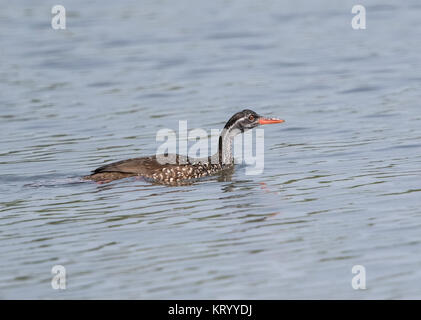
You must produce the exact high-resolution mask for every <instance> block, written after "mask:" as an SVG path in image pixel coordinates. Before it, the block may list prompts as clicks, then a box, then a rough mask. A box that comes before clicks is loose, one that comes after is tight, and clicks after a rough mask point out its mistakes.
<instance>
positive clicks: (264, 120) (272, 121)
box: [259, 117, 285, 124]
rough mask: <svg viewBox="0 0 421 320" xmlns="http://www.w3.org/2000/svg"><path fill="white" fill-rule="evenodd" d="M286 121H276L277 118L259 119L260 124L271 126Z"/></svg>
mask: <svg viewBox="0 0 421 320" xmlns="http://www.w3.org/2000/svg"><path fill="white" fill-rule="evenodd" d="M282 122H285V120H282V119H276V118H263V117H262V118H259V124H271V123H282Z"/></svg>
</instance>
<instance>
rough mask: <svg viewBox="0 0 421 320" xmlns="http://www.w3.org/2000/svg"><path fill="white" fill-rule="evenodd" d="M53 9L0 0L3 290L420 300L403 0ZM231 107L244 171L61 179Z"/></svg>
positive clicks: (420, 200)
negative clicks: (253, 153) (359, 8)
mask: <svg viewBox="0 0 421 320" xmlns="http://www.w3.org/2000/svg"><path fill="white" fill-rule="evenodd" d="M58 4H61V5H63V6H64V7H65V8H66V10H67V19H66V27H67V28H66V30H53V29H52V28H51V18H52V14H51V7H52V5H53V3H52V2H51V1H21V0H19V1H5V0H2V1H1V11H0V41H1V42H0V44H1V46H0V137H1V138H0V298H3V299H12V298H13V299H15V298H22V299H33V298H40V299H76V298H80V299H94V298H104V299H123V298H128V299H171V298H177V299H191V298H196V299H226V298H238V299H244V298H248V299H296V298H308V299H321V298H327V299H333V298H335V299H348V298H349V299H404V298H409V299H412V298H418V299H419V298H421V208H420V207H421V179H420V178H421V90H420V89H421V85H420V84H421V62H420V51H421V41H420V39H421V22H420V21H421V4H420V3H419V1H418V0H413V1H409V0H405V1H399V2H396V1H381V0H370V1H364V5H365V7H366V12H367V24H366V29H365V30H354V29H353V28H352V27H351V19H352V17H353V14H352V13H351V8H352V6H353V5H354V4H357V3H355V2H354V1H333V0H332V1H328V0H326V1H303V0H294V1H278V0H273V1H261V2H259V1H251V0H247V1H223V0H216V1H184V0H183V1H169V0H162V1H96V2H95V1H90V2H87V1H82V0H77V1H68V0H63V1H60V3H58ZM244 107H249V108H252V109H253V110H255V111H257V112H258V113H261V114H265V115H269V116H279V117H281V118H283V119H285V120H286V122H285V123H283V124H281V125H273V126H268V127H267V128H265V141H264V143H265V167H264V171H263V173H262V174H260V175H246V174H245V169H246V167H245V166H244V165H237V166H236V169H235V171H234V173H233V174H232V175H231V176H230V177H227V178H226V179H218V178H217V177H215V178H211V179H206V180H204V181H199V182H197V183H194V184H192V185H187V186H180V187H171V186H162V185H156V184H155V185H154V184H148V183H147V182H144V181H139V180H133V179H125V180H121V181H115V182H112V183H110V184H100V185H99V184H96V183H91V182H88V183H86V182H85V183H78V181H79V180H78V177H80V176H82V175H85V174H88V173H89V172H90V171H91V170H92V169H94V168H96V167H98V166H100V165H103V164H105V163H109V162H111V161H116V160H121V159H126V158H130V157H136V156H142V155H150V154H154V153H155V151H156V149H157V147H158V146H159V145H160V143H158V142H157V141H156V139H155V138H156V133H157V131H158V130H159V129H162V128H170V129H173V130H176V131H177V130H178V121H179V120H187V121H188V127H189V129H193V128H203V129H211V128H222V127H223V125H224V123H225V122H226V121H227V120H228V118H229V117H230V116H231V115H232V114H233V113H234V112H236V111H239V110H242V109H243V108H244ZM55 265H63V266H64V267H65V268H66V279H67V282H66V289H65V290H54V289H53V288H52V286H51V280H52V277H53V275H52V273H51V269H52V267H53V266H55ZM355 265H362V266H364V267H365V270H366V289H365V290H354V289H353V287H352V285H351V281H352V278H353V277H354V276H355V275H356V274H353V273H352V271H351V270H352V267H353V266H355Z"/></svg>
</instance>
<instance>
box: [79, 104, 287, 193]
mask: <svg viewBox="0 0 421 320" xmlns="http://www.w3.org/2000/svg"><path fill="white" fill-rule="evenodd" d="M281 122H284V120H281V119H277V118H266V117H262V116H260V115H258V114H257V113H256V112H254V111H252V110H249V109H245V110H243V111H240V112H237V113H236V114H234V115H233V116H232V117H231V118H230V119H229V120H228V122H227V123H226V124H225V126H224V129H223V130H222V132H221V134H220V136H219V143H218V152H217V153H216V154H214V155H212V156H210V157H207V158H191V157H187V156H182V155H178V154H161V155H154V156H149V157H141V158H132V159H127V160H123V161H118V162H113V163H110V164H107V165H104V166H102V167H99V168H97V169H95V170H94V171H93V172H92V173H91V174H90V175H88V176H85V177H83V178H84V179H85V180H93V181H96V182H101V183H105V182H110V181H113V180H117V179H122V178H127V177H133V176H137V177H142V178H145V179H146V180H151V181H152V182H156V183H161V184H170V185H177V184H180V183H182V182H185V181H188V180H192V179H197V178H201V177H204V176H209V175H213V174H217V173H219V172H222V171H224V170H226V169H231V168H232V167H233V166H234V157H233V152H232V145H233V140H234V137H235V136H236V135H237V134H240V133H243V132H245V131H247V130H250V129H253V128H255V127H257V126H259V125H264V124H272V123H281Z"/></svg>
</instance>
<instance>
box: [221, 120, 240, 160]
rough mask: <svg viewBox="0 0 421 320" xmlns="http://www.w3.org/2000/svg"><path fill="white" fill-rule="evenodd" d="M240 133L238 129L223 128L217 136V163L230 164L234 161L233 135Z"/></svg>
mask: <svg viewBox="0 0 421 320" xmlns="http://www.w3.org/2000/svg"><path fill="white" fill-rule="evenodd" d="M239 133H241V131H240V130H239V129H235V128H233V127H231V128H224V129H223V130H222V132H221V135H220V136H219V145H218V147H219V163H220V164H222V165H230V164H233V163H234V156H233V152H232V145H233V141H234V137H235V136H236V135H237V134H239Z"/></svg>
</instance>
